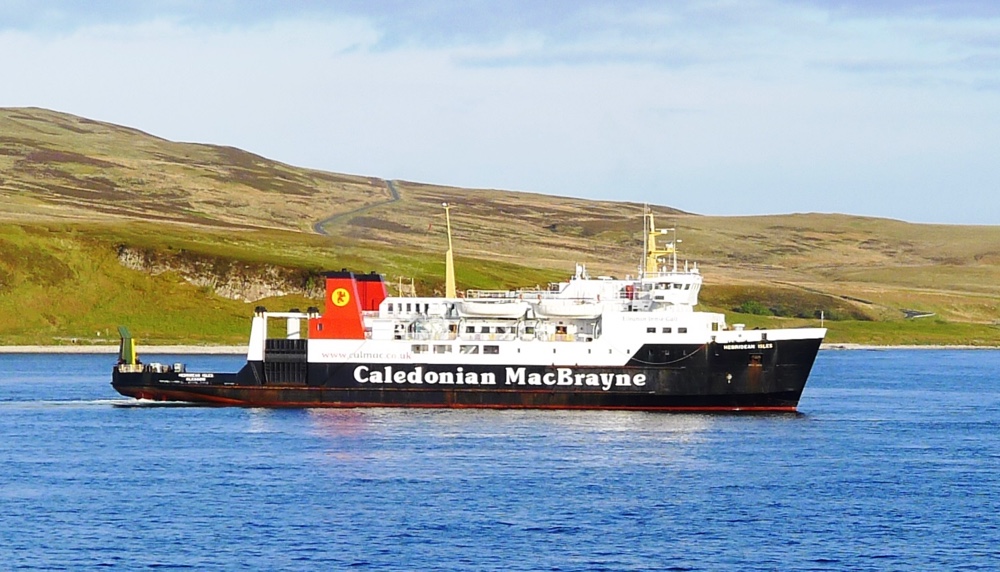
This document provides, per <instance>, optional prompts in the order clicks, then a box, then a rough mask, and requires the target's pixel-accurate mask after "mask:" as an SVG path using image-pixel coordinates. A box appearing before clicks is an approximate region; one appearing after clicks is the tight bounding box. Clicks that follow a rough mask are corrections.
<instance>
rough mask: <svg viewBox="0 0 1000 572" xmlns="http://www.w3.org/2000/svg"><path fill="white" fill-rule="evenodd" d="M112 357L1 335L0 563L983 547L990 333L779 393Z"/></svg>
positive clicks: (842, 560)
mask: <svg viewBox="0 0 1000 572" xmlns="http://www.w3.org/2000/svg"><path fill="white" fill-rule="evenodd" d="M143 357H144V359H145V360H146V361H162V362H168V363H172V362H175V361H185V362H187V363H188V364H189V368H190V369H196V370H220V371H226V370H235V369H236V368H237V367H239V365H241V362H242V359H241V358H239V357H231V356H222V357H219V356H214V357H213V356H184V357H181V356H143ZM113 361H114V357H113V356H109V355H93V356H92V355H0V569H4V570H21V569H25V570H35V569H38V570H93V569H97V568H117V569H122V570H141V569H152V568H156V569H193V570H343V569H356V570H560V571H570V570H998V569H1000V435H998V432H1000V379H998V377H1000V352H998V351H991V350H982V351H968V350H967V351H936V350H898V351H897V350H892V351H889V350H886V351H824V352H821V353H820V356H819V358H818V360H817V362H816V367H815V369H814V370H813V375H812V377H811V379H810V382H809V384H808V385H807V386H806V391H805V394H804V396H803V399H802V401H801V403H800V405H799V409H800V412H801V413H800V414H799V415H790V414H788V415H687V414H685V415H678V414H653V413H633V412H623V413H619V412H550V411H539V412H534V411H468V410H463V411H427V410H389V409H386V410H378V409H368V410H360V409H359V410H262V409H235V408H232V409H230V408H209V407H189V406H176V405H174V406H143V405H139V404H137V402H134V401H131V400H128V399H125V398H122V397H120V396H118V395H117V394H116V393H115V392H114V391H113V390H112V389H111V387H110V385H109V381H110V369H111V365H112V362H113Z"/></svg>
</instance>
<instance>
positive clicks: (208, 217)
mask: <svg viewBox="0 0 1000 572" xmlns="http://www.w3.org/2000/svg"><path fill="white" fill-rule="evenodd" d="M567 193H568V194H571V193H572V189H567ZM663 200H664V202H669V201H670V197H664V199H663ZM442 202H448V203H450V204H451V205H452V206H453V208H452V226H453V231H454V238H455V245H456V255H457V270H458V282H459V287H460V288H472V287H479V288H481V287H486V288H490V287H503V286H517V285H526V284H544V283H545V282H547V281H549V280H554V279H558V278H562V277H564V276H565V275H566V274H567V273H568V272H570V271H571V270H572V264H573V263H574V262H583V263H586V264H587V265H588V267H589V268H590V270H591V273H593V274H612V275H618V276H621V275H625V274H634V273H635V268H636V267H637V265H638V263H639V258H640V252H639V251H640V250H641V245H642V235H641V226H642V223H641V212H642V207H641V205H638V204H634V203H620V202H608V201H586V200H582V199H571V198H563V197H552V196H545V195H537V194H531V193H515V192H508V191H498V190H480V189H460V188H452V187H443V186H435V185H426V184H418V183H412V182H406V181H383V180H380V179H375V178H369V177H362V176H354V175H341V174H334V173H324V172H319V171H313V170H307V169H300V168H296V167H292V166H289V165H284V164H281V163H277V162H274V161H270V160H268V159H265V158H263V157H259V156H256V155H253V154H250V153H247V152H245V151H240V150H238V149H233V148H227V147H218V146H211V145H199V144H190V143H175V142H170V141H165V140H163V139H159V138H156V137H153V136H151V135H148V134H145V133H142V132H140V131H136V130H134V129H129V128H124V127H119V126H115V125H110V124H106V123H100V122H96V121H91V120H87V119H83V118H79V117H74V116H70V115H66V114H61V113H56V112H51V111H46V110H40V109H0V312H2V317H0V344H10V343H65V342H67V341H69V340H72V339H76V340H77V341H80V340H86V341H88V342H89V341H91V340H94V339H106V338H107V337H108V336H112V337H113V332H114V326H116V325H117V324H118V323H127V324H129V325H130V326H131V327H132V330H133V331H134V332H135V333H136V335H137V336H139V337H141V338H142V339H143V340H144V341H156V342H177V341H186V340H195V341H204V342H225V343H237V342H241V341H243V339H244V337H245V335H246V324H247V320H248V316H249V314H250V312H251V311H252V307H253V306H255V305H257V304H260V303H262V304H264V305H267V306H269V307H272V308H275V309H285V307H286V306H287V307H292V306H299V307H304V306H308V305H314V304H316V303H317V302H316V301H310V300H307V299H305V298H303V297H302V296H298V297H296V296H285V297H282V298H279V299H267V300H263V301H260V302H257V301H253V302H239V301H234V300H230V299H226V298H223V297H221V296H219V295H218V293H217V292H216V291H215V290H214V289H213V288H212V287H211V286H205V285H202V286H194V285H192V284H191V283H189V281H185V276H184V275H183V272H181V271H180V270H178V271H177V272H174V271H167V272H164V273H161V274H157V275H153V274H151V273H149V272H143V271H137V270H133V269H129V268H126V267H125V266H124V265H123V264H122V262H121V261H120V260H119V258H118V253H119V252H120V251H121V249H122V248H129V249H133V250H136V251H140V252H143V253H146V254H147V255H149V256H151V257H153V258H156V259H158V260H165V261H168V262H169V263H170V264H174V265H181V266H183V264H185V263H186V262H191V261H195V262H198V263H199V264H201V266H199V268H205V267H207V268H209V269H212V268H214V269H216V270H217V271H218V272H219V273H220V274H224V273H225V272H232V271H233V269H235V268H239V269H241V270H240V271H241V272H248V273H249V274H248V276H249V278H248V279H252V278H253V275H255V274H254V273H255V272H258V273H259V276H265V275H267V272H271V271H273V270H274V269H279V270H280V273H284V274H283V275H288V276H294V277H295V278H294V279H296V280H299V279H301V280H307V279H308V277H309V276H315V275H316V273H318V272H319V271H320V270H322V269H331V268H332V269H339V268H342V267H348V268H352V269H356V270H360V271H367V270H371V269H375V270H378V271H380V272H383V273H385V274H386V275H387V277H388V279H389V280H390V281H393V282H395V281H396V280H397V279H398V278H399V277H405V278H413V279H414V280H415V282H416V285H417V289H418V292H421V293H430V292H433V291H435V290H440V289H441V283H442V275H443V266H444V265H443V257H442V255H441V253H442V251H443V249H444V245H445V242H446V239H445V231H444V215H443V210H442V208H441V203H442ZM653 208H654V211H655V212H656V213H657V217H658V222H659V223H660V224H661V225H671V226H676V227H677V228H678V236H679V237H680V238H681V239H682V240H683V243H682V254H683V255H684V256H685V257H686V258H688V259H690V260H692V261H697V262H698V264H699V265H700V268H701V269H702V270H703V272H704V274H705V278H706V288H705V290H704V292H703V296H702V303H703V306H705V307H706V308H708V309H713V310H719V311H725V312H727V313H728V314H730V316H729V321H730V322H744V323H747V324H748V325H751V326H755V325H805V324H809V325H814V324H816V323H817V322H818V316H819V315H820V312H822V313H823V315H824V316H825V318H826V325H827V326H828V327H830V328H831V333H830V336H829V338H828V339H829V340H830V341H844V342H860V343H963V344H965V343H975V344H984V345H1000V328H998V327H997V324H998V323H1000V291H998V289H997V287H996V285H997V284H1000V227H970V226H951V225H917V224H909V223H905V222H901V221H892V220H885V219H873V218H863V217H853V216H847V215H827V214H797V215H783V216H760V217H712V216H699V215H693V214H688V213H683V212H680V211H677V210H675V209H671V208H669V207H662V206H660V207H653ZM317 227H318V228H319V230H321V231H323V232H325V233H327V234H326V235H322V234H318V233H317V232H316V229H317ZM210 282H211V281H209V283H210ZM737 309H738V310H741V311H742V312H743V313H734V310H737ZM915 314H916V315H922V314H933V315H931V316H929V317H922V318H917V319H908V318H906V317H905V316H907V315H915Z"/></svg>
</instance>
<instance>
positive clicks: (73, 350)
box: [0, 344, 247, 356]
mask: <svg viewBox="0 0 1000 572" xmlns="http://www.w3.org/2000/svg"><path fill="white" fill-rule="evenodd" d="M137 350H138V353H139V355H140V356H141V355H158V354H183V355H246V353H247V346H186V345H169V346H141V347H138V348H137ZM117 353H118V345H117V344H115V345H113V346H110V345H109V346H96V345H79V346H0V354H109V355H114V354H117Z"/></svg>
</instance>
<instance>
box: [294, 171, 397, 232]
mask: <svg viewBox="0 0 1000 572" xmlns="http://www.w3.org/2000/svg"><path fill="white" fill-rule="evenodd" d="M385 185H386V188H387V189H388V191H389V200H387V201H383V202H381V203H375V204H371V205H365V206H363V207H360V208H356V209H354V210H350V211H347V212H346V213H337V214H335V215H333V216H329V217H327V218H325V219H323V220H321V221H319V222H317V223H316V224H314V225H313V230H314V231H316V233H317V234H322V235H323V236H330V233H329V232H327V231H326V228H325V227H326V226H327V225H330V224H333V223H335V222H339V221H341V220H344V219H346V218H348V217H352V216H354V215H358V214H361V213H363V212H365V211H368V210H370V209H373V208H375V207H381V206H385V205H390V204H392V203H394V202H397V201H398V200H399V190H398V189H397V188H396V184H395V183H394V182H393V181H386V182H385Z"/></svg>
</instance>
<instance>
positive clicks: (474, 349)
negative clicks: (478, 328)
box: [458, 346, 479, 354]
mask: <svg viewBox="0 0 1000 572" xmlns="http://www.w3.org/2000/svg"><path fill="white" fill-rule="evenodd" d="M458 352H459V353H463V354H478V353H479V346H459V348H458Z"/></svg>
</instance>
